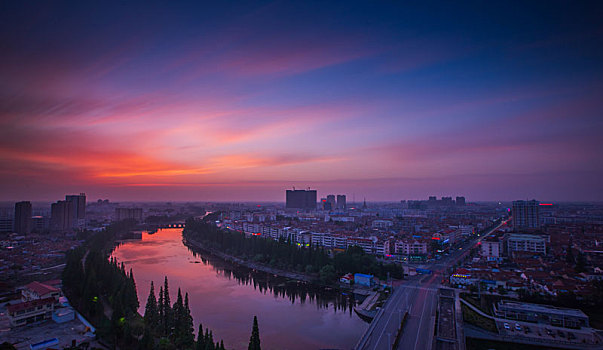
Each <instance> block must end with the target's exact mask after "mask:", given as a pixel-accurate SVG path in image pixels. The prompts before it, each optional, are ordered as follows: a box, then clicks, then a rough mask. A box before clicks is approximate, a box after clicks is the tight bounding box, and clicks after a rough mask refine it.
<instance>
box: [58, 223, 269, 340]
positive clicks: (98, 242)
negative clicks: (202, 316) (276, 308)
mask: <svg viewBox="0 0 603 350" xmlns="http://www.w3.org/2000/svg"><path fill="white" fill-rule="evenodd" d="M126 229H131V227H129V225H128V224H126V223H118V224H116V225H112V226H109V227H107V228H106V229H105V230H103V231H101V232H98V233H92V232H88V233H86V237H87V238H86V241H85V243H84V244H83V245H82V246H80V247H78V248H76V249H73V250H69V251H67V252H66V266H65V269H64V270H63V291H64V293H65V295H66V296H67V297H68V299H69V301H70V303H71V305H72V306H73V307H75V308H76V309H77V310H78V311H79V312H80V313H81V314H82V315H84V316H85V317H86V318H87V319H88V320H89V321H90V322H91V323H92V324H93V325H94V326H95V327H96V328H97V331H96V335H97V337H98V338H99V339H101V340H102V341H103V342H105V343H107V344H108V345H109V346H110V347H112V348H117V347H119V348H122V349H161V350H163V349H166V350H167V349H190V350H223V349H224V343H223V341H219V342H214V339H213V333H212V331H210V330H209V329H205V332H203V328H202V326H201V325H199V331H198V337H197V340H196V341H195V337H194V333H193V332H194V329H193V318H192V316H191V312H190V308H189V304H188V293H186V294H185V296H184V298H183V297H182V292H181V291H180V289H178V296H177V300H176V302H175V303H174V304H171V303H170V293H169V287H168V280H167V277H165V278H164V285H163V286H161V287H160V290H159V299H157V298H156V297H155V292H154V286H153V284H152V283H151V290H150V293H149V297H148V299H147V304H146V306H145V315H144V317H141V316H140V315H139V314H138V312H137V309H138V306H139V303H138V295H137V293H136V282H135V280H134V274H133V272H132V270H131V269H130V271H126V269H125V266H124V264H123V263H122V264H119V263H118V262H117V261H116V260H114V259H109V258H108V257H109V255H110V253H111V251H112V249H113V247H114V246H115V239H116V236H117V233H119V232H122V231H123V230H126ZM249 346H250V348H253V349H260V342H259V330H258V327H257V319H254V325H253V330H252V336H251V339H250V345H249Z"/></svg>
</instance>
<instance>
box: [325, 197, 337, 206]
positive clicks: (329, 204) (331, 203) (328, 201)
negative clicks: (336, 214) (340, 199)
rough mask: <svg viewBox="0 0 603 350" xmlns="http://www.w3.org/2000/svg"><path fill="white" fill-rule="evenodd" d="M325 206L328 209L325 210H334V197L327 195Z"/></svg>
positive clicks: (335, 204) (335, 203)
mask: <svg viewBox="0 0 603 350" xmlns="http://www.w3.org/2000/svg"><path fill="white" fill-rule="evenodd" d="M325 205H326V207H328V209H326V208H325V210H335V209H336V208H337V202H335V195H333V194H330V195H328V196H327V202H326V204H325Z"/></svg>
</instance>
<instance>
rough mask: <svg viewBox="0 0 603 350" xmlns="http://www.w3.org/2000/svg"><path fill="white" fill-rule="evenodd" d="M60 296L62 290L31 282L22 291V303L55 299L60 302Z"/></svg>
mask: <svg viewBox="0 0 603 350" xmlns="http://www.w3.org/2000/svg"><path fill="white" fill-rule="evenodd" d="M60 295H61V290H60V289H58V288H56V287H53V286H51V285H48V284H45V283H41V282H38V281H34V282H31V283H30V284H28V285H26V286H25V287H23V289H21V300H22V301H31V300H39V299H48V298H54V299H55V300H56V301H57V302H58V301H59V297H60Z"/></svg>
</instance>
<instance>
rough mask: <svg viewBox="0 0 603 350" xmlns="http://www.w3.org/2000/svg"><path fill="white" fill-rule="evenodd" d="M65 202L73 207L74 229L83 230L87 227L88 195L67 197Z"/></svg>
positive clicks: (71, 211)
mask: <svg viewBox="0 0 603 350" xmlns="http://www.w3.org/2000/svg"><path fill="white" fill-rule="evenodd" d="M65 200H66V201H67V202H69V205H70V206H71V209H70V213H71V225H72V227H73V228H82V227H84V226H85V225H86V194H85V193H80V194H79V195H67V196H65Z"/></svg>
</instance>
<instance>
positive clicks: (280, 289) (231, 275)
mask: <svg viewBox="0 0 603 350" xmlns="http://www.w3.org/2000/svg"><path fill="white" fill-rule="evenodd" d="M187 249H188V251H189V252H190V253H191V254H192V255H193V256H194V257H195V258H197V259H199V260H198V261H197V262H200V263H203V264H204V265H207V266H210V267H211V268H212V269H213V270H214V271H216V272H217V273H218V274H219V275H220V276H222V277H224V278H227V279H229V280H230V279H234V280H236V281H237V282H238V283H239V284H240V285H246V286H253V289H256V290H258V291H259V292H261V293H264V294H266V293H271V294H273V295H274V296H275V297H280V298H284V299H287V300H289V301H291V304H294V303H295V302H299V303H301V304H304V303H305V302H306V300H308V301H309V302H311V303H313V304H315V305H316V307H317V308H318V309H320V308H325V309H329V308H332V309H333V310H334V311H335V312H337V311H344V312H346V311H347V312H348V313H349V314H350V315H352V311H353V309H354V306H356V304H357V303H356V299H355V298H354V295H353V294H351V293H345V292H341V291H339V290H337V289H332V288H328V287H320V286H317V285H315V284H312V283H306V282H301V281H296V280H291V279H288V278H285V277H280V276H276V275H273V274H270V273H266V272H263V271H258V270H254V269H250V268H247V267H244V266H239V265H234V264H229V263H227V262H224V261H223V260H221V259H220V258H218V257H214V256H212V255H210V254H206V253H203V254H206V255H205V256H202V255H201V254H199V253H197V252H196V251H195V250H194V249H192V248H191V247H188V246H187ZM210 259H211V261H210ZM193 263H194V262H193Z"/></svg>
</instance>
